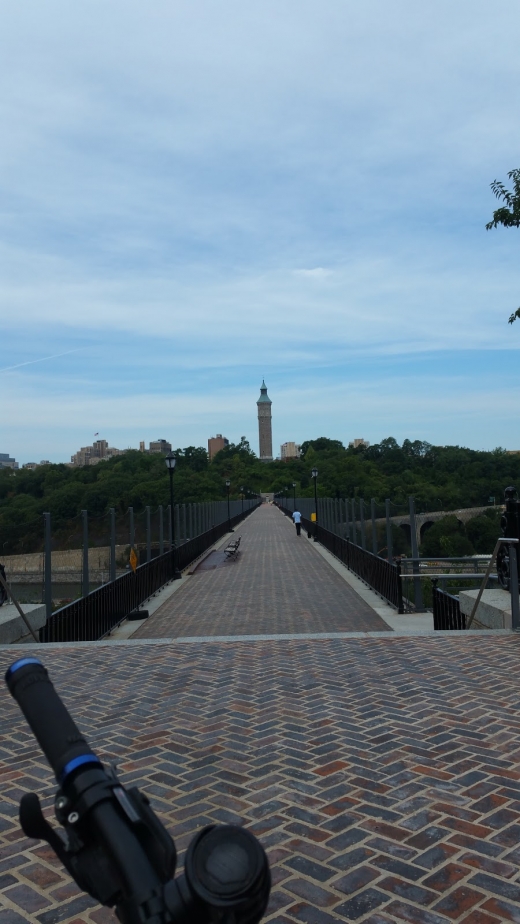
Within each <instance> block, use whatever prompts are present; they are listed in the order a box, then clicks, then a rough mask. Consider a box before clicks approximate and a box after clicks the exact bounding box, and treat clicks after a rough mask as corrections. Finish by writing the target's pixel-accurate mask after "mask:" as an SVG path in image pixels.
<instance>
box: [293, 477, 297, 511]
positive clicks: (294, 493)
mask: <svg viewBox="0 0 520 924" xmlns="http://www.w3.org/2000/svg"><path fill="white" fill-rule="evenodd" d="M292 493H293V497H292V510H293V513H294V511H295V510H296V482H295V481H293V483H292Z"/></svg>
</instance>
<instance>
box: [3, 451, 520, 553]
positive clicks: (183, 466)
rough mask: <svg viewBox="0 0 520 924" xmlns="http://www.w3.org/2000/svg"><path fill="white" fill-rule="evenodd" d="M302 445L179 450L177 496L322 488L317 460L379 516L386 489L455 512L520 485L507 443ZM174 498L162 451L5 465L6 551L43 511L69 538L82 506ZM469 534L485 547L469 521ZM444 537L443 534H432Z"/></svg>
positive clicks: (300, 492) (343, 490)
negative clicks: (292, 451) (275, 454)
mask: <svg viewBox="0 0 520 924" xmlns="http://www.w3.org/2000/svg"><path fill="white" fill-rule="evenodd" d="M302 450H303V454H302V456H301V457H300V458H299V459H289V460H287V461H283V462H282V461H280V460H275V461H273V462H261V461H260V460H259V459H258V458H257V456H256V455H255V454H254V452H252V451H251V447H250V446H249V443H248V442H247V440H245V439H242V440H240V442H239V443H237V444H233V443H232V444H230V445H229V446H226V447H225V449H223V450H221V452H219V453H217V455H215V457H214V458H213V459H212V460H211V461H210V460H209V458H208V454H207V452H206V450H205V449H204V448H202V447H200V446H199V447H196V446H187V447H185V448H183V449H177V450H175V455H176V457H177V466H176V468H175V475H174V495H175V501H176V503H180V504H187V503H195V502H199V501H218V500H224V499H225V498H226V487H225V481H226V479H229V480H230V482H231V488H230V496H231V498H239V497H240V496H241V494H242V489H244V493H245V496H247V491H250V492H255V493H260V492H274V493H278V492H283V491H285V492H286V495H287V497H292V494H293V487H292V485H293V483H294V484H295V485H296V488H295V491H296V496H297V497H312V496H313V491H314V485H313V480H312V477H311V470H312V468H313V467H314V466H315V467H316V468H317V469H318V481H317V491H318V495H319V496H320V497H332V498H351V497H357V498H360V497H363V498H365V500H366V501H367V502H368V501H370V499H371V498H375V500H376V503H377V505H378V516H382V515H383V513H384V502H385V498H390V500H391V502H392V508H391V509H392V513H393V514H398V513H406V512H407V510H408V497H409V496H410V495H413V496H414V497H415V506H416V511H417V513H427V512H431V511H438V510H446V511H453V510H457V509H459V508H462V507H480V506H482V507H485V506H486V505H488V504H489V503H490V498H495V499H496V503H500V502H501V500H502V497H503V491H504V488H505V487H506V486H507V485H509V484H515V483H516V484H518V485H519V486H520V455H517V454H511V453H507V452H506V451H505V450H504V449H500V448H498V449H495V450H493V451H491V452H482V451H478V450H473V449H467V448H464V447H462V446H432V445H431V444H430V443H427V442H425V441H423V440H408V439H407V440H404V442H403V443H402V445H399V443H398V442H397V441H396V440H395V439H394V438H393V437H388V438H386V439H384V440H381V442H380V443H377V444H375V445H373V446H369V447H366V446H362V447H358V448H356V449H353V448H352V447H348V448H345V446H343V444H342V443H341V442H340V441H339V440H331V439H328V438H327V437H323V436H322V437H318V438H316V439H310V440H306V441H305V442H304V443H303V444H302ZM169 501H170V497H169V483H168V472H167V468H166V465H165V463H164V456H163V455H162V454H160V453H158V454H149V453H142V452H137V451H130V452H127V453H125V454H124V455H122V456H118V457H116V458H114V459H111V460H109V461H107V462H100V463H99V464H98V465H95V466H85V467H84V468H71V467H68V466H66V465H42V466H39V467H38V468H37V469H36V470H35V471H29V470H26V469H22V470H20V471H13V470H11V469H2V470H0V552H3V553H5V554H7V553H8V552H9V551H15V550H16V551H20V550H22V549H23V550H24V551H31V550H33V549H34V548H35V541H36V540H35V539H34V537H35V536H36V535H37V536H38V537H41V534H42V520H41V517H42V513H43V512H46V511H49V512H50V513H51V516H52V520H53V525H54V526H55V527H56V528H57V529H58V528H60V529H62V531H63V537H64V541H65V540H66V539H67V538H68V536H70V535H71V534H72V532H73V530H74V529H76V530H77V529H79V528H80V527H79V525H74V524H73V522H72V521H74V523H76V521H77V520H78V517H79V514H80V512H81V510H88V511H89V515H90V516H91V517H93V518H94V517H98V518H100V521H101V518H103V517H106V515H107V511H108V510H109V508H110V507H114V508H115V510H116V515H117V516H119V517H121V518H124V516H125V515H126V511H127V509H128V507H133V508H134V511H135V513H136V516H137V514H138V513H141V512H142V511H143V510H144V507H145V506H150V507H152V508H157V507H158V506H159V505H163V507H166V506H167V505H168V504H169ZM473 522H475V521H473ZM481 527H482V529H483V530H484V532H485V531H486V530H487V531H488V532H489V530H490V529H491V530H492V531H493V530H494V529H495V527H494V525H493V526H492V527H489V524H487V523H484V524H481ZM103 528H105V527H103ZM474 528H478V524H477V527H474ZM494 534H495V535H497V533H496V532H495V533H494ZM427 535H428V534H427ZM464 536H465V537H466V538H467V539H468V540H469V541H470V543H471V544H472V546H473V548H474V549H475V551H481V550H483V549H482V543H481V541H480V538H479V537H478V536H476V535H475V536H474V535H473V533H472V528H470V526H469V525H468V526H467V527H466V529H465V532H464ZM434 537H435V533H434V534H433V535H432V537H431V541H433V538H434ZM15 539H16V542H15ZM453 542H455V539H453ZM452 544H453V543H452ZM14 546H15V547H16V549H15V548H14ZM437 554H438V553H437Z"/></svg>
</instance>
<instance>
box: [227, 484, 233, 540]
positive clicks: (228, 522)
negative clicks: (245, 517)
mask: <svg viewBox="0 0 520 924" xmlns="http://www.w3.org/2000/svg"><path fill="white" fill-rule="evenodd" d="M230 487H231V482H230V480H229V478H228V480H227V481H226V490H227V525H228V533H232V532H234V530H232V529H231V514H230V512H229V489H230Z"/></svg>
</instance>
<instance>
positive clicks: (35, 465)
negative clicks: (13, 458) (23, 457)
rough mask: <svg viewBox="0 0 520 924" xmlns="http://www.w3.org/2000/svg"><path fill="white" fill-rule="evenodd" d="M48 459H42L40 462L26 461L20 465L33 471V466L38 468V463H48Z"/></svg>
mask: <svg viewBox="0 0 520 924" xmlns="http://www.w3.org/2000/svg"><path fill="white" fill-rule="evenodd" d="M50 464H51V463H50V462H49V460H48V459H42V460H41V462H26V463H25V465H22V468H27V469H29V471H30V472H34V469H35V468H39V467H40V465H50Z"/></svg>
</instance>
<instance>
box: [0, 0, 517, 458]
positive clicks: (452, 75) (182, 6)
mask: <svg viewBox="0 0 520 924" xmlns="http://www.w3.org/2000/svg"><path fill="white" fill-rule="evenodd" d="M519 27H520V12H519V9H518V4H517V2H516V0H496V2H495V3H494V4H493V5H490V4H489V3H487V2H486V3H484V2H481V0H471V2H469V0H459V2H458V3H456V4H453V2H451V0H450V2H448V0H435V3H432V2H428V0H425V2H423V3H421V4H418V3H417V2H416V0H414V2H412V0H394V2H392V3H391V4H389V3H388V2H387V0H364V2H363V3H362V4H360V3H353V2H351V0H321V2H320V3H319V4H318V3H316V2H313V3H311V2H308V0H285V2H284V3H282V4H280V3H279V2H276V3H275V2H272V0H264V2H262V3H260V4H259V3H252V2H248V0H246V2H244V0H241V2H238V0H220V2H219V3H218V4H217V3H213V2H211V0H205V2H201V0H189V2H188V0H177V2H176V3H175V4H172V3H171V2H166V0H164V2H163V0H149V2H147V3H146V4H143V3H141V2H139V3H138V2H135V0H124V2H123V0H111V2H110V3H106V0H103V2H101V0H89V2H88V3H87V2H84V0H78V2H76V3H74V4H71V3H70V2H69V0H48V2H47V3H45V4H42V3H41V2H36V0H25V2H24V3H23V4H19V5H17V4H7V3H6V4H4V5H3V10H2V30H1V32H0V125H1V139H2V140H1V143H0V203H1V207H0V452H8V453H9V454H10V455H11V456H14V457H15V458H16V459H17V461H18V462H19V463H20V464H23V463H25V462H28V461H36V462H38V461H40V459H49V460H50V461H53V462H60V461H69V459H70V456H71V455H72V454H73V453H74V452H76V451H77V450H78V449H79V448H80V446H86V445H89V444H90V443H92V440H93V438H94V434H95V433H99V437H100V438H104V439H107V440H108V442H109V444H110V445H112V446H116V447H118V448H126V447H129V446H133V447H135V448H137V447H138V446H139V442H140V440H145V441H146V442H147V444H148V441H149V440H155V439H158V438H163V439H167V440H169V441H170V442H171V443H172V444H173V445H174V447H184V446H188V445H196V446H199V445H203V446H207V439H208V437H210V436H213V435H214V434H216V433H223V434H224V435H225V436H227V437H228V439H230V440H232V441H233V442H235V441H239V439H240V437H241V436H245V437H246V438H247V439H249V441H250V443H251V446H252V448H253V449H254V450H255V451H256V452H258V428H257V419H256V410H257V409H256V401H257V399H258V397H259V394H260V384H261V382H262V379H263V378H265V381H266V384H267V386H268V391H269V396H270V397H271V399H272V402H273V405H272V412H273V445H274V452H275V454H277V453H279V446H280V444H281V443H282V442H285V441H288V440H294V441H295V442H298V443H301V442H303V441H304V440H307V439H312V438H316V437H319V436H328V437H330V438H331V439H340V440H342V441H343V442H344V443H345V444H347V443H348V442H349V440H352V439H354V438H357V437H363V438H365V439H367V440H369V441H370V442H372V443H373V442H378V441H379V440H381V439H384V438H386V437H388V436H394V437H395V438H396V439H397V440H398V441H399V442H402V441H403V440H404V439H406V438H408V439H412V440H414V439H422V440H427V441H429V442H431V443H434V444H437V445H445V444H458V445H464V446H470V447H471V448H474V449H493V448H495V447H496V446H503V447H505V448H507V449H520V422H519V421H520V416H519V413H518V406H519V391H518V378H519V372H518V362H517V358H518V345H519V344H520V322H517V323H516V324H514V325H512V326H511V325H508V324H507V318H508V317H509V315H510V314H511V313H512V312H513V311H514V310H515V309H516V308H517V307H518V305H520V266H519V249H520V232H519V231H518V230H517V229H503V228H499V229H496V230H493V231H489V232H488V231H486V229H485V224H486V222H487V221H489V220H490V218H491V216H492V213H493V210H494V209H495V208H496V207H497V205H498V203H497V201H496V199H495V198H494V197H493V194H492V192H491V190H490V183H491V182H492V180H494V179H495V178H498V179H501V180H503V181H504V182H506V185H507V172H508V171H509V170H511V169H513V168H516V167H520V153H519V148H520V119H519V103H518V100H519V98H520V97H519V78H520V57H519V55H518V33H519Z"/></svg>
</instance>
